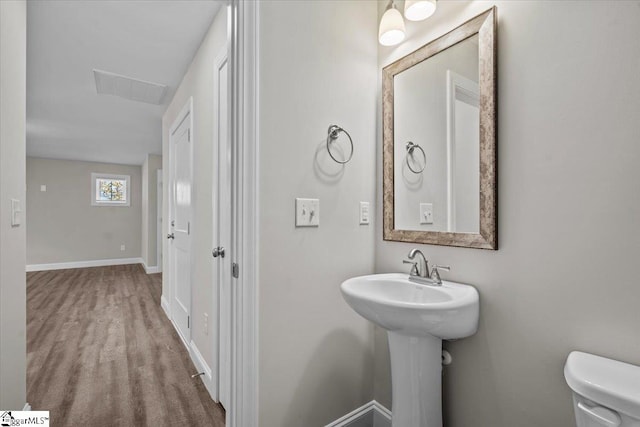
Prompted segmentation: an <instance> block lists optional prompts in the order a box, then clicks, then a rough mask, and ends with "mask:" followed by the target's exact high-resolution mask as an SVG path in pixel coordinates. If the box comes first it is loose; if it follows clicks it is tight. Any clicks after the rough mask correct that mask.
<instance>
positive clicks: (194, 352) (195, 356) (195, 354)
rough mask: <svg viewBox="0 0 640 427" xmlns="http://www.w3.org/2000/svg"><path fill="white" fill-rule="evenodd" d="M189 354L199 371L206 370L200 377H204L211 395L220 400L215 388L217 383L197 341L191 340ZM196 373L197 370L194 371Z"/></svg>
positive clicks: (205, 384)
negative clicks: (214, 381)
mask: <svg viewBox="0 0 640 427" xmlns="http://www.w3.org/2000/svg"><path fill="white" fill-rule="evenodd" d="M189 354H190V355H191V360H193V364H194V365H196V369H197V370H198V372H204V375H202V376H201V377H200V378H202V382H203V383H204V386H205V387H206V388H207V391H208V392H209V395H210V396H211V398H212V399H213V400H214V402H217V401H218V395H217V392H216V389H215V384H214V383H213V376H212V374H211V368H210V367H209V365H207V362H206V361H205V360H204V357H202V354H201V353H200V350H198V347H197V346H196V343H194V342H193V341H191V345H190V348H189ZM194 373H195V372H194Z"/></svg>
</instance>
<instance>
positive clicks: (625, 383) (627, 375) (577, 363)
mask: <svg viewBox="0 0 640 427" xmlns="http://www.w3.org/2000/svg"><path fill="white" fill-rule="evenodd" d="M564 377H565V379H566V380H567V384H569V387H571V389H572V390H573V410H574V413H575V416H576V426H577V427H640V366H635V365H630V364H628V363H623V362H618V361H616V360H611V359H607V358H604V357H600V356H595V355H593V354H588V353H582V352H579V351H574V352H572V353H571V354H569V357H568V358H567V363H565V365H564Z"/></svg>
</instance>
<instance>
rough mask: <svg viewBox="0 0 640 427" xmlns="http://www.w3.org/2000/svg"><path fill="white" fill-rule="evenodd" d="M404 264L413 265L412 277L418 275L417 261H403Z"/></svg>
mask: <svg viewBox="0 0 640 427" xmlns="http://www.w3.org/2000/svg"><path fill="white" fill-rule="evenodd" d="M402 262H403V263H404V264H411V271H410V272H409V275H410V276H417V275H418V263H417V262H416V261H409V260H407V259H403V260H402Z"/></svg>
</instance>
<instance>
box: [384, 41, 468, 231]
mask: <svg viewBox="0 0 640 427" xmlns="http://www.w3.org/2000/svg"><path fill="white" fill-rule="evenodd" d="M478 61H479V57H478V35H477V34H476V35H474V36H472V37H469V38H468V39H466V40H463V41H461V42H460V43H458V44H456V45H454V46H451V47H449V48H448V49H445V50H443V51H442V52H440V53H438V54H437V55H434V56H432V57H430V58H428V60H425V61H422V62H420V63H418V64H416V65H414V66H413V67H411V68H409V69H407V70H405V71H402V72H401V73H399V74H397V75H395V76H394V105H393V108H394V165H395V168H394V194H395V204H394V210H395V212H394V219H395V227H394V228H396V229H402V230H425V231H427V230H428V231H449V232H462V233H479V231H480V177H479V173H480V170H479V159H480V121H479V120H480V111H479V105H478V103H479V88H478V75H479V73H478V66H479V62H478Z"/></svg>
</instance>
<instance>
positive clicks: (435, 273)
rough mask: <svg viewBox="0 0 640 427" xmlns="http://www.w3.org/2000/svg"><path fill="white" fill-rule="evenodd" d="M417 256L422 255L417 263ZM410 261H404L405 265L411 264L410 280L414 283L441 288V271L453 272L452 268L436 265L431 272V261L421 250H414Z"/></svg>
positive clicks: (410, 255) (410, 253)
mask: <svg viewBox="0 0 640 427" xmlns="http://www.w3.org/2000/svg"><path fill="white" fill-rule="evenodd" d="M416 255H420V257H419V258H418V260H417V261H413V259H415V257H416ZM408 257H409V259H408V260H403V261H402V262H404V263H405V264H411V271H410V272H409V280H411V281H412V282H417V283H423V284H427V285H433V286H441V285H442V279H441V278H440V272H439V270H444V271H451V267H448V266H444V265H435V266H434V267H433V268H432V269H431V270H429V261H427V258H425V256H424V254H423V253H422V251H420V250H419V249H412V250H411V252H409V255H408Z"/></svg>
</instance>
